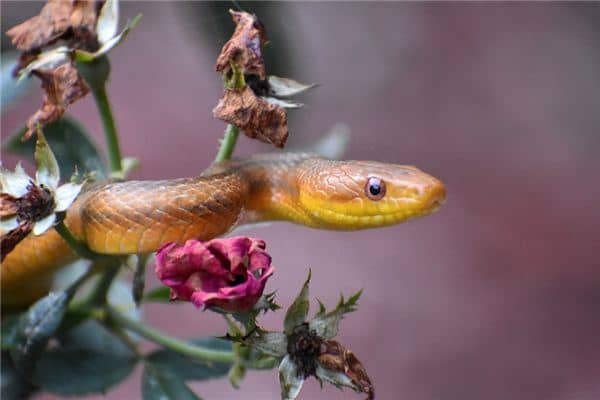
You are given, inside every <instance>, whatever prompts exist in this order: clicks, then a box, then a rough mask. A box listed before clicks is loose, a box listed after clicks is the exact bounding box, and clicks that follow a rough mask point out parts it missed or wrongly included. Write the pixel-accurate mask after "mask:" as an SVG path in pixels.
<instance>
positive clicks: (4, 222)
mask: <svg viewBox="0 0 600 400" xmlns="http://www.w3.org/2000/svg"><path fill="white" fill-rule="evenodd" d="M17 226H19V221H18V220H17V217H16V216H14V217H11V218H5V219H1V220H0V230H1V231H2V232H8V231H12V230H13V229H15V228H16V227H17Z"/></svg>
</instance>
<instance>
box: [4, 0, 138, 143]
mask: <svg viewBox="0 0 600 400" xmlns="http://www.w3.org/2000/svg"><path fill="white" fill-rule="evenodd" d="M118 10H119V3H118V1H117V0H107V1H105V2H104V1H82V0H49V1H48V2H47V4H46V5H45V6H44V7H43V8H42V10H41V11H40V14H39V15H37V16H35V17H32V18H30V19H28V20H27V21H25V22H23V23H21V24H19V25H17V26H15V27H13V28H12V29H10V30H9V31H8V32H7V35H8V36H9V37H10V38H11V39H12V43H13V44H14V45H15V46H16V47H17V48H18V49H19V50H22V51H23V53H22V54H21V58H20V61H19V64H18V65H17V68H16V70H15V73H16V74H18V75H19V76H20V77H25V76H29V75H30V74H34V75H36V76H37V77H39V78H40V79H41V81H42V88H43V89H44V91H45V92H46V95H45V97H44V102H43V104H42V106H41V107H40V109H39V110H38V111H37V112H36V113H35V114H33V115H32V116H31V117H30V118H29V120H28V121H27V128H28V129H27V131H26V132H25V134H24V136H23V139H25V140H26V139H29V138H30V137H31V136H32V135H33V133H35V131H36V129H38V128H39V127H42V126H43V125H45V124H49V123H51V122H54V121H56V120H58V119H59V118H60V117H62V116H63V114H64V113H65V111H66V109H67V106H69V105H70V104H72V103H74V102H75V101H77V100H78V99H80V98H82V97H84V96H85V95H87V93H88V92H89V91H90V89H89V87H88V85H87V83H86V82H85V80H84V79H83V78H82V76H81V75H80V74H79V72H78V71H77V69H76V68H75V64H74V61H73V60H74V59H76V60H78V61H81V62H84V63H85V62H92V61H94V60H95V59H97V58H98V57H100V56H102V55H104V54H106V53H107V52H108V51H109V50H111V49H112V48H113V47H115V46H116V45H117V44H119V43H120V42H121V41H122V40H123V38H124V37H125V36H126V35H127V33H128V32H129V30H130V29H131V28H132V27H133V26H134V25H135V24H136V23H137V21H138V20H139V17H137V18H136V19H134V20H133V21H131V22H130V23H129V24H128V25H127V26H126V27H125V29H123V31H122V32H121V33H120V34H118V35H117V27H118V18H119V12H118ZM59 41H62V42H64V43H65V45H64V46H60V47H55V48H50V49H48V47H49V46H51V45H54V44H55V43H57V42H59ZM98 69H99V70H100V69H101V68H100V67H98ZM104 70H105V71H106V72H105V74H108V69H106V68H104ZM98 74H99V75H101V73H100V72H98ZM88 83H90V82H88ZM90 84H91V83H90Z"/></svg>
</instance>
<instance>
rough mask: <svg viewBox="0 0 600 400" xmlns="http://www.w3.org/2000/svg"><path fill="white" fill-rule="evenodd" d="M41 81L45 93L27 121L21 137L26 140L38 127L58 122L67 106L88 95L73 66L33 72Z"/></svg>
mask: <svg viewBox="0 0 600 400" xmlns="http://www.w3.org/2000/svg"><path fill="white" fill-rule="evenodd" d="M33 74H35V75H36V76H37V77H38V78H40V80H41V81H42V88H43V89H44V91H45V92H46V96H45V97H44V103H43V104H42V107H41V108H40V109H39V110H38V111H36V112H35V114H33V115H32V116H31V117H30V118H29V120H28V121H27V132H25V135H24V136H23V139H24V140H27V139H29V138H30V137H31V135H32V134H33V133H34V132H35V130H36V129H37V127H38V125H42V126H43V125H46V124H49V123H51V122H54V121H56V120H58V119H59V118H60V117H62V115H63V114H64V113H65V111H66V109H67V106H68V105H69V104H72V103H74V102H75V101H77V100H78V99H80V98H82V97H84V96H85V95H86V94H88V93H89V91H90V88H89V87H88V85H87V84H86V83H85V81H84V80H83V78H82V77H81V75H79V72H77V69H76V68H75V66H73V64H71V63H67V64H63V65H61V66H59V67H57V68H55V69H54V70H40V71H33Z"/></svg>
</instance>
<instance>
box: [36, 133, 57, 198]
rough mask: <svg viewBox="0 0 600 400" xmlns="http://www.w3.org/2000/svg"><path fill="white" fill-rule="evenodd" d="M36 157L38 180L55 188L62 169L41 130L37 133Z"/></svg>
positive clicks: (41, 183)
mask: <svg viewBox="0 0 600 400" xmlns="http://www.w3.org/2000/svg"><path fill="white" fill-rule="evenodd" d="M34 158H35V167H36V171H35V180H36V182H37V183H38V184H40V185H45V186H46V187H47V188H50V189H52V190H55V189H56V188H57V187H58V182H59V181H60V170H59V167H58V162H57V161H56V157H55V156H54V153H53V152H52V149H51V148H50V145H49V144H48V142H47V141H46V137H45V136H44V133H43V132H42V131H41V130H40V131H38V132H37V134H36V141H35V153H34Z"/></svg>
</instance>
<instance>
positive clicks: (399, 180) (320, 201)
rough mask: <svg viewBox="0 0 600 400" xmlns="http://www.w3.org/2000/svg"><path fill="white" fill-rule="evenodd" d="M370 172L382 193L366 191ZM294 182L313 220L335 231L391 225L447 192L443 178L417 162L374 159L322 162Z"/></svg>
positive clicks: (427, 210) (423, 211)
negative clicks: (404, 162) (425, 170)
mask: <svg viewBox="0 0 600 400" xmlns="http://www.w3.org/2000/svg"><path fill="white" fill-rule="evenodd" d="M373 177H377V180H376V182H378V184H384V185H385V195H383V196H369V193H368V190H367V189H368V187H366V186H365V185H369V184H370V182H372V180H373ZM298 187H299V195H298V202H299V204H300V205H301V206H302V207H303V208H304V210H305V211H306V213H308V214H310V216H311V219H312V223H311V225H312V226H314V227H320V228H326V229H335V230H358V229H368V228H377V227H381V226H388V225H395V224H398V223H401V222H404V221H407V220H410V219H414V218H416V217H420V216H425V215H428V214H431V213H432V212H434V211H436V210H437V209H439V208H440V207H441V205H442V204H443V203H444V201H445V197H446V189H445V187H444V184H443V183H442V182H441V181H439V180H438V179H436V178H434V177H432V176H430V175H428V174H426V173H425V172H423V171H421V170H419V169H417V168H415V167H412V166H402V165H393V164H384V163H379V162H373V161H349V162H348V161H324V164H323V165H321V166H320V167H319V168H315V167H313V168H311V169H308V170H307V171H305V172H304V173H303V174H302V175H301V176H300V177H299V183H298ZM302 223H304V224H306V222H305V221H303V222H302Z"/></svg>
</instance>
